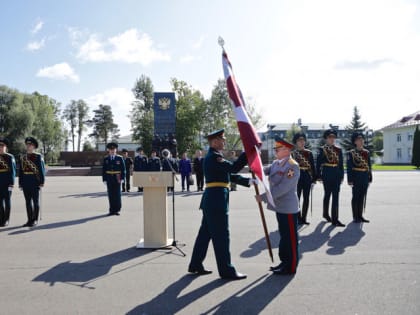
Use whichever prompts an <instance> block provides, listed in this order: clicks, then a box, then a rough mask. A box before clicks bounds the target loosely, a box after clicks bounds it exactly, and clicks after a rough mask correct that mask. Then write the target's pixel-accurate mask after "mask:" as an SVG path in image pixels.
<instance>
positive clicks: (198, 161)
mask: <svg viewBox="0 0 420 315" xmlns="http://www.w3.org/2000/svg"><path fill="white" fill-rule="evenodd" d="M203 162H204V159H203V153H202V152H201V150H197V151H196V152H195V158H194V161H193V165H194V173H195V177H196V179H197V191H203V186H204V174H203Z"/></svg>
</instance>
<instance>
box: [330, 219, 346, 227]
mask: <svg viewBox="0 0 420 315" xmlns="http://www.w3.org/2000/svg"><path fill="white" fill-rule="evenodd" d="M332 225H334V226H341V227H343V226H346V225H345V224H344V223H341V222H340V221H338V220H337V221H335V222H333V223H332Z"/></svg>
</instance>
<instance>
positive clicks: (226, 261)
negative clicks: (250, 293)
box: [188, 129, 256, 280]
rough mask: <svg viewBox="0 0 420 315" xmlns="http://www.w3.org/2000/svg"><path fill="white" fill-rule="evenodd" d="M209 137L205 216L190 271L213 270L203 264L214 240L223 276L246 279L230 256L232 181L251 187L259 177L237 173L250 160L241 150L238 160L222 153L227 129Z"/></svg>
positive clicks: (205, 272) (205, 170)
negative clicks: (226, 157)
mask: <svg viewBox="0 0 420 315" xmlns="http://www.w3.org/2000/svg"><path fill="white" fill-rule="evenodd" d="M207 140H208V142H209V146H210V147H209V150H208V152H207V155H206V157H205V158H204V178H205V181H206V188H205V190H204V193H203V196H202V198H201V203H200V209H201V210H202V211H203V219H202V221H201V226H200V230H199V232H198V235H197V238H196V240H195V244H194V249H193V253H192V255H191V261H190V264H189V267H188V272H191V273H194V274H197V275H205V274H209V273H211V271H210V270H207V269H205V268H204V266H203V261H204V259H205V258H206V254H207V248H208V246H209V242H210V240H211V241H212V243H213V248H214V252H215V256H216V261H217V269H218V271H219V275H220V277H221V278H224V279H230V280H239V279H244V278H246V275H244V274H241V273H239V272H237V271H236V269H235V267H234V266H233V265H232V263H231V259H230V251H229V223H228V222H229V182H230V181H235V182H237V183H238V184H239V185H243V186H247V187H249V186H250V184H251V183H254V182H256V180H254V179H250V178H245V177H242V176H240V175H238V174H235V173H238V172H239V171H240V170H241V169H242V168H243V167H244V166H245V165H246V164H247V159H246V155H245V153H242V154H241V155H240V156H239V158H238V159H237V160H236V162H235V163H232V162H230V161H228V160H226V159H225V158H224V157H223V154H222V150H223V149H224V147H225V143H226V138H225V137H224V129H221V130H217V131H215V132H213V133H211V134H209V135H208V136H207Z"/></svg>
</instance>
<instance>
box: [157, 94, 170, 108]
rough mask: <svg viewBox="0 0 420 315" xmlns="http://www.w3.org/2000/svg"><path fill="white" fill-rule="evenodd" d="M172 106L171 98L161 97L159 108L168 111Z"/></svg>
mask: <svg viewBox="0 0 420 315" xmlns="http://www.w3.org/2000/svg"><path fill="white" fill-rule="evenodd" d="M170 105H171V99H170V98H169V97H161V98H160V99H159V108H160V109H163V110H166V109H168V108H169V106H170Z"/></svg>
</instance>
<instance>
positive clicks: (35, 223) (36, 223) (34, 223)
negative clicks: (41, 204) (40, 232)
mask: <svg viewBox="0 0 420 315" xmlns="http://www.w3.org/2000/svg"><path fill="white" fill-rule="evenodd" d="M37 225H38V221H36V220H35V221H33V222H32V223H31V225H30V226H37Z"/></svg>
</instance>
